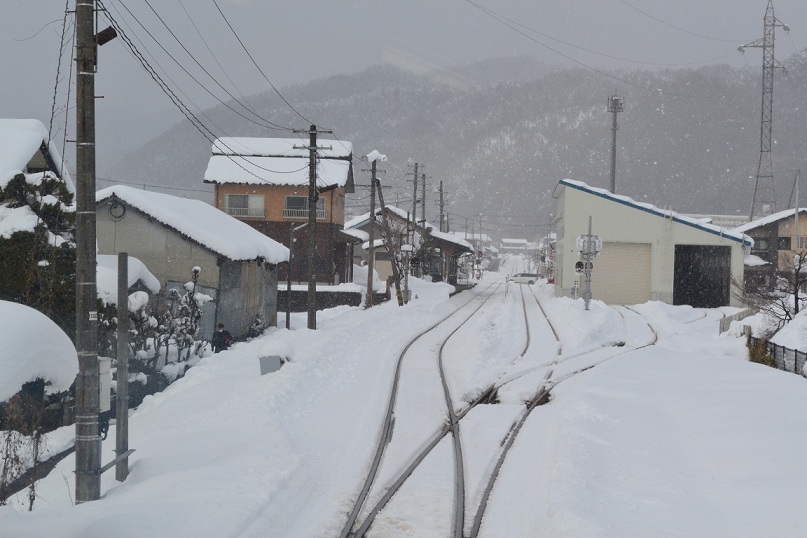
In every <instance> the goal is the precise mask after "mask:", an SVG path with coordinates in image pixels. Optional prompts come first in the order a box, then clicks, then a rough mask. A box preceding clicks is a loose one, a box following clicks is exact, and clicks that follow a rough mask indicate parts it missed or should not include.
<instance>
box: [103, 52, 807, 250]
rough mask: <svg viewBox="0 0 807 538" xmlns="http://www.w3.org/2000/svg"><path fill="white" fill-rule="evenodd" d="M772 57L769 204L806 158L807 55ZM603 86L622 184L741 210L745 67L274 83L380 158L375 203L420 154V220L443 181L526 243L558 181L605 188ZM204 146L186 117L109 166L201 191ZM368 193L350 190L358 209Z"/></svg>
mask: <svg viewBox="0 0 807 538" xmlns="http://www.w3.org/2000/svg"><path fill="white" fill-rule="evenodd" d="M783 63H785V64H786V65H787V68H788V69H787V73H786V74H785V72H784V71H782V70H777V72H776V77H775V92H774V113H773V118H774V123H773V135H774V140H775V145H774V149H773V160H774V168H775V175H776V189H777V197H778V200H779V202H778V204H779V205H778V206H777V209H781V208H784V207H785V206H786V205H787V203H788V199H789V196H790V192H791V187H792V184H793V177H794V172H793V170H795V169H797V168H801V167H803V166H804V165H803V163H802V159H803V157H804V156H805V147H807V127H805V126H807V121H806V120H807V109H805V105H804V103H805V98H807V53H804V52H803V53H801V54H799V55H794V56H792V57H790V58H788V59H787V60H785V61H784V62H783ZM615 92H616V93H618V94H619V95H620V96H621V97H624V99H625V110H624V112H622V113H620V114H619V132H618V135H617V139H618V156H617V192H618V193H619V194H624V195H626V196H630V197H631V198H634V199H636V200H638V201H645V202H649V203H652V204H655V205H657V206H660V207H672V208H674V209H675V210H677V211H680V212H687V213H719V214H728V213H738V214H747V213H748V211H749V208H750V204H751V198H752V193H753V186H754V179H753V176H754V175H755V173H756V166H757V161H758V158H759V135H760V127H759V124H760V103H761V68H760V67H758V66H753V67H752V66H749V67H746V68H743V69H734V68H730V67H727V66H708V67H702V68H698V69H670V70H664V71H630V72H594V71H590V70H584V69H574V70H552V69H549V68H547V67H545V66H541V65H537V64H535V63H534V62H532V61H529V60H526V59H523V58H509V59H503V60H499V61H489V62H485V63H482V64H476V65H472V66H465V67H463V68H459V69H455V70H451V71H445V72H432V73H427V74H417V75H416V74H412V73H409V72H405V71H402V70H400V69H397V68H395V67H391V66H378V67H374V68H371V69H368V70H366V71H363V72H361V73H357V74H353V75H342V76H336V77H331V78H327V79H322V80H317V81H314V82H311V83H308V84H305V85H300V86H294V87H290V88H286V89H285V90H283V94H284V96H285V97H286V98H287V99H288V101H289V102H291V103H292V104H293V105H294V107H295V108H296V109H297V110H299V111H300V112H301V113H302V114H303V115H304V116H305V118H306V119H307V120H312V121H314V122H315V123H316V124H317V126H318V127H323V128H333V129H334V131H335V135H336V136H337V137H338V138H339V139H342V140H350V141H351V142H353V144H354V153H355V154H356V155H357V156H361V155H364V154H366V153H368V152H369V151H371V150H373V149H377V150H379V151H380V152H382V153H385V154H386V155H387V156H388V158H389V161H390V163H389V166H387V168H388V173H387V174H386V175H385V176H382V177H381V178H380V179H381V181H382V184H384V185H385V186H387V187H388V189H389V190H388V192H386V193H385V197H386V199H387V200H388V201H393V202H394V201H395V200H396V198H397V199H398V200H399V201H401V202H404V201H407V202H406V203H411V202H409V201H411V197H412V193H411V189H412V187H411V176H403V174H404V172H407V171H411V170H408V169H407V165H408V164H410V163H414V162H418V163H425V164H426V173H427V176H428V178H429V183H430V188H429V191H428V192H427V202H428V207H427V212H428V217H429V218H430V219H433V218H434V216H435V215H436V214H437V204H436V201H437V196H436V194H434V191H433V189H434V188H436V186H437V184H438V183H439V181H443V185H444V189H445V191H446V201H447V211H448V212H449V214H450V218H451V226H452V228H453V229H463V228H464V226H465V219H466V218H474V217H476V219H477V222H478V215H479V214H482V215H483V217H482V218H483V226H484V228H487V229H488V230H489V231H494V230H496V229H498V230H500V233H496V235H501V234H504V235H510V236H523V237H531V236H535V235H537V234H539V233H541V232H542V231H545V228H543V230H542V229H541V228H540V227H539V225H541V224H545V223H546V222H547V221H548V218H549V213H551V212H553V211H554V200H553V199H552V191H553V189H554V187H555V185H556V184H557V182H558V181H559V180H560V179H563V178H571V179H577V180H581V181H585V182H586V183H588V184H590V185H593V186H599V187H604V188H608V186H609V184H610V151H611V120H612V117H611V114H609V113H608V112H607V110H606V99H607V97H608V96H609V95H612V94H614V93H615ZM248 101H249V105H248V106H250V107H252V109H253V110H255V111H256V112H257V113H258V114H259V115H260V116H262V117H264V118H270V119H271V120H272V121H273V122H275V123H278V124H281V125H290V126H295V127H297V128H303V129H304V128H306V127H307V126H308V121H306V119H303V118H302V117H300V116H298V115H297V114H296V113H295V112H294V111H292V110H291V109H290V108H289V107H288V106H286V105H285V104H284V103H283V102H282V101H280V99H279V98H278V96H277V95H276V94H275V93H274V92H267V93H264V94H260V95H255V96H251V97H249V98H248ZM231 106H232V107H233V108H238V109H239V110H240V111H241V112H242V113H243V114H244V115H245V116H249V117H252V116H251V114H249V113H247V112H246V111H244V110H243V109H240V108H239V107H238V105H235V104H231ZM206 116H207V118H209V122H208V120H207V119H205V121H206V122H208V123H209V124H210V125H213V124H215V125H216V127H215V128H213V130H214V132H216V135H217V136H269V137H271V136H289V133H288V132H283V131H280V132H279V131H275V130H271V129H269V128H266V127H265V126H262V125H259V123H262V122H261V121H260V120H255V122H250V121H247V120H245V119H244V118H243V117H240V116H238V115H236V114H234V113H233V112H232V111H231V110H229V109H227V108H225V107H224V106H219V107H216V108H214V109H211V110H209V111H207V112H206ZM216 129H220V130H221V132H217V130H216ZM209 154H210V143H209V142H208V141H207V140H206V139H205V138H203V137H202V136H201V135H200V134H199V132H198V131H197V130H195V129H194V128H193V127H192V126H191V125H190V124H189V123H187V122H185V123H183V124H180V125H177V126H175V127H174V128H172V129H170V130H169V131H167V132H166V133H164V134H163V135H162V136H160V137H158V138H156V139H154V140H153V141H151V142H150V143H148V144H147V145H145V146H144V147H142V148H140V149H139V150H138V151H136V152H134V153H132V154H130V155H128V156H126V157H125V158H124V159H123V160H122V161H121V162H120V163H119V165H118V166H117V167H116V169H115V170H112V171H109V173H108V175H110V176H112V177H117V178H120V179H122V180H127V181H139V182H145V183H151V184H154V183H159V184H166V185H172V186H183V187H188V188H203V186H202V177H203V174H204V170H205V167H206V165H207V161H208V158H209ZM362 168H363V167H362V166H361V165H357V166H356V170H357V181H356V182H357V183H358V184H366V183H368V181H367V180H366V177H367V173H366V172H361V169H362ZM407 180H409V181H407ZM365 191H366V189H362V188H358V189H357V192H356V194H355V196H352V197H351V198H352V199H353V200H355V201H354V202H353V203H351V206H356V207H357V210H359V209H361V208H360V207H358V206H359V205H360V204H361V203H362V201H363V200H366V198H367V193H366V192H365ZM189 194H192V193H189ZM508 216H509V217H508ZM494 233H495V232H494Z"/></svg>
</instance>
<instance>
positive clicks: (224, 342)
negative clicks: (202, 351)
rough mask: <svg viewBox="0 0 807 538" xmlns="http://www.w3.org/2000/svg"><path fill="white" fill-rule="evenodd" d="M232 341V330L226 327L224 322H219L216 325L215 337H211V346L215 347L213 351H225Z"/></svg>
mask: <svg viewBox="0 0 807 538" xmlns="http://www.w3.org/2000/svg"><path fill="white" fill-rule="evenodd" d="M232 343H233V336H232V335H231V334H230V331H227V330H225V329H224V324H223V323H219V324H218V325H217V326H216V332H214V333H213V338H211V339H210V347H211V348H212V349H213V353H218V352H219V351H224V350H225V349H227V348H229V347H230V345H231V344H232Z"/></svg>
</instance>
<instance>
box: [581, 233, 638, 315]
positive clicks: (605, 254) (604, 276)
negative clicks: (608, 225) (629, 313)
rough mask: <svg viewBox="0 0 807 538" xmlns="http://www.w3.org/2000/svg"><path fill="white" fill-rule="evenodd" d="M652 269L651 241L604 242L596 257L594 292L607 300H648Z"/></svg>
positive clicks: (618, 301)
mask: <svg viewBox="0 0 807 538" xmlns="http://www.w3.org/2000/svg"><path fill="white" fill-rule="evenodd" d="M650 269H651V267H650V244H649V243H603V245H602V251H601V252H600V255H599V256H597V258H595V259H594V272H593V274H592V278H591V296H592V298H594V299H597V300H599V301H603V302H605V303H606V304H639V303H645V302H647V301H649V300H650V273H651V271H650ZM581 282H582V279H581Z"/></svg>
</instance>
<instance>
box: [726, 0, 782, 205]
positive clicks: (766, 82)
mask: <svg viewBox="0 0 807 538" xmlns="http://www.w3.org/2000/svg"><path fill="white" fill-rule="evenodd" d="M764 21H765V28H764V33H763V37H762V39H757V40H756V41H752V42H751V43H747V44H745V45H742V46H740V47H737V50H738V51H740V52H745V49H747V48H761V49H762V121H761V122H760V130H759V161H758V163H757V177H756V180H755V182H754V198H753V200H752V201H751V212H750V215H749V219H750V220H754V215H755V214H757V215H762V214H763V212H764V210H765V209H766V207H765V206H768V207H767V209H768V211H770V213H775V212H776V191H775V188H774V181H773V159H772V158H771V136H772V132H773V73H774V71H775V70H776V69H777V68H780V69H784V66H783V65H782V64H781V63H779V62H778V61H777V60H776V57H775V56H774V39H775V37H776V28H777V27H780V28H782V29H784V31H785V32H789V31H790V28H789V27H788V26H787V25H786V24H784V23H783V22H782V21H780V20H779V19H777V18H776V17H775V16H774V13H773V0H768V7H767V9H766V10H765V19H764ZM760 183H762V184H763V185H760ZM763 190H764V191H765V194H763V193H762V192H761V191H763Z"/></svg>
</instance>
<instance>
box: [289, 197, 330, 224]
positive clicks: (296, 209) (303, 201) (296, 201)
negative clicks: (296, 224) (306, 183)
mask: <svg viewBox="0 0 807 538" xmlns="http://www.w3.org/2000/svg"><path fill="white" fill-rule="evenodd" d="M283 217H284V218H287V219H302V218H308V197H307V196H286V203H285V205H284V207H283ZM317 218H318V219H324V218H325V199H323V198H320V199H319V200H317Z"/></svg>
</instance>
